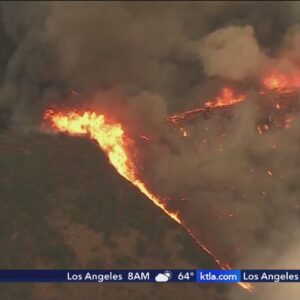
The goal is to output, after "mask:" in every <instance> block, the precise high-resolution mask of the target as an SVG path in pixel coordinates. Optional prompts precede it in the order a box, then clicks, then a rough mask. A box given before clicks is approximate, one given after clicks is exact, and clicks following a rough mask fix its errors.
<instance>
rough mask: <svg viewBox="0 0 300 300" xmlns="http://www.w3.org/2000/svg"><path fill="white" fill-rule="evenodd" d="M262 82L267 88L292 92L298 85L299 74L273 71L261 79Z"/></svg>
mask: <svg viewBox="0 0 300 300" xmlns="http://www.w3.org/2000/svg"><path fill="white" fill-rule="evenodd" d="M263 84H264V86H265V87H266V88H267V89H268V90H272V91H276V92H277V93H289V92H294V91H295V90H296V89H298V88H299V87H300V75H299V74H296V73H294V74H292V75H289V76H287V75H284V74H281V73H278V72H274V73H272V74H270V75H268V76H266V77H265V78H264V79H263Z"/></svg>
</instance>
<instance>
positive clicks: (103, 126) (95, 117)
mask: <svg viewBox="0 0 300 300" xmlns="http://www.w3.org/2000/svg"><path fill="white" fill-rule="evenodd" d="M44 119H45V120H48V121H50V123H51V126H52V128H53V129H54V130H56V131H59V132H64V133H67V134H69V135H77V136H78V135H79V136H88V137H89V138H90V139H92V140H94V141H96V142H97V143H98V145H99V147H100V148H101V149H102V150H103V151H104V152H105V153H106V155H107V156H108V158H109V161H110V163H111V164H112V165H113V166H114V167H115V169H116V170H117V171H118V173H119V174H120V175H121V176H123V177H124V178H126V179H127V180H128V181H130V182H131V183H132V184H133V185H135V186H136V187H137V188H138V189H139V190H140V191H141V192H142V193H143V194H144V195H146V196H147V197H148V198H149V199H150V200H151V201H152V202H153V203H154V204H155V205H156V206H158V207H160V208H161V209H162V210H163V211H164V213H165V214H167V215H168V216H169V217H170V218H172V219H173V220H174V221H175V222H177V223H178V224H180V225H181V226H182V227H183V228H184V229H185V230H186V231H187V232H188V234H189V235H190V236H191V238H192V239H193V240H194V241H195V243H196V244H197V245H198V246H199V247H201V248H202V249H203V250H204V251H206V252H207V253H208V254H209V255H211V256H212V257H213V259H214V260H215V262H216V263H217V264H218V265H219V266H220V267H221V268H222V269H230V267H229V265H228V264H227V263H224V262H222V261H221V260H219V259H218V258H217V257H215V256H214V254H213V253H211V251H210V250H209V249H208V248H207V247H206V246H205V245H203V244H202V243H201V242H200V241H199V240H198V239H197V238H196V236H195V235H194V234H193V233H192V232H191V230H190V229H189V228H188V227H187V225H186V224H185V223H184V222H183V221H182V220H181V219H180V216H179V214H178V212H173V211H171V210H170V209H169V208H168V207H167V206H166V201H165V200H164V199H163V198H161V197H160V196H157V195H155V194H154V193H152V191H151V189H150V188H149V187H148V186H147V185H146V183H145V182H143V181H142V179H140V178H139V175H138V168H137V166H136V165H135V163H134V161H133V158H132V157H131V155H130V153H131V152H130V146H132V144H133V141H132V140H131V139H130V138H129V137H128V136H126V134H125V133H124V130H123V128H122V126H121V124H118V123H114V124H111V123H109V122H107V120H106V119H105V116H104V115H102V114H97V113H95V112H91V111H85V112H83V113H79V112H77V111H69V112H66V113H63V112H54V111H53V110H48V111H46V113H45V114H44ZM239 285H240V286H242V287H243V288H244V289H246V290H248V291H249V292H250V291H252V289H253V287H252V285H251V284H249V283H239Z"/></svg>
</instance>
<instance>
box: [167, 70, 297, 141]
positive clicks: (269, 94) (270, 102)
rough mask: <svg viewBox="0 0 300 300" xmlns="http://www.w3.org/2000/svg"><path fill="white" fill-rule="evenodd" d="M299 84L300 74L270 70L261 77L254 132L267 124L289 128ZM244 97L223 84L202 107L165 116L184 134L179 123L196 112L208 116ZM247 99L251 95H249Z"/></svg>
mask: <svg viewBox="0 0 300 300" xmlns="http://www.w3.org/2000/svg"><path fill="white" fill-rule="evenodd" d="M299 88H300V77H299V76H296V75H294V76H291V78H288V77H287V76H285V75H283V74H280V73H272V74H271V75H268V76H266V77H265V78H264V79H263V80H262V88H261V90H260V91H259V93H258V95H257V96H258V101H257V105H258V115H260V119H259V120H258V123H257V132H258V133H259V134H262V133H264V132H265V131H267V130H269V129H270V128H271V127H277V128H289V127H290V126H291V122H292V114H293V113H294V112H296V111H298V110H299V105H298V103H297V91H298V89H299ZM245 100H246V96H245V95H244V94H240V95H237V93H236V92H234V90H233V89H232V88H229V87H225V88H223V90H222V91H221V95H220V96H218V97H216V99H214V100H210V101H206V102H205V103H204V107H200V108H195V109H191V110H187V111H184V112H181V113H176V114H173V115H171V116H168V117H166V118H165V120H166V121H167V122H169V123H171V124H173V125H175V126H179V128H180V132H181V133H182V135H183V136H184V137H186V136H187V135H188V132H187V130H186V129H185V128H184V127H183V125H184V124H188V123H189V122H191V121H192V120H195V119H197V118H198V117H200V116H205V117H209V116H210V115H211V114H213V113H214V112H217V111H221V112H226V111H227V112H228V111H229V112H230V110H231V109H233V108H234V107H236V106H237V105H239V104H241V103H243V102H244V101H245ZM250 100H251V99H250Z"/></svg>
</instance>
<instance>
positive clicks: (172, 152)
mask: <svg viewBox="0 0 300 300" xmlns="http://www.w3.org/2000/svg"><path fill="white" fill-rule="evenodd" d="M297 10H299V5H298V4H297V3H290V2H284V3H283V2H282V3H281V2H262V3H257V2H243V3H241V2H201V3H196V2H183V3H180V2H168V3H161V2H156V3H151V4H150V3H148V2H145V3H144V2H139V3H138V2H134V3H130V2H112V3H108V2H79V1H78V2H71V3H69V2H53V3H50V2H26V3H24V4H23V3H20V2H18V3H9V2H6V3H2V4H1V22H2V24H1V28H2V29H1V30H2V31H3V32H4V35H5V39H4V43H3V45H2V47H3V49H5V47H9V49H10V52H9V55H8V56H7V57H6V60H5V63H3V66H2V68H3V79H2V82H1V86H0V107H1V110H2V109H3V110H7V111H9V112H10V118H9V121H10V124H11V126H12V127H14V128H17V129H26V128H28V129H32V128H35V129H36V128H38V127H39V126H40V124H41V118H42V113H43V111H44V110H45V109H46V108H48V107H49V106H54V105H55V106H56V107H62V108H66V109H67V108H73V107H92V108H97V109H99V110H103V111H105V112H106V113H107V114H109V115H111V116H112V117H113V118H115V119H117V120H119V121H120V122H122V123H124V124H126V126H127V127H128V130H129V132H130V133H132V134H133V135H137V134H147V135H149V137H150V138H151V139H152V142H151V143H147V145H139V144H138V146H139V147H141V150H142V151H143V154H142V155H141V160H142V162H141V163H142V166H143V168H144V170H145V174H146V177H147V179H148V180H149V182H150V183H151V185H153V188H154V189H155V190H156V191H157V192H158V193H161V194H162V195H163V196H165V197H166V198H169V199H170V201H169V204H170V206H172V207H174V208H175V209H177V208H178V209H180V212H181V213H182V215H183V216H184V218H185V220H186V223H188V224H189V225H190V226H191V227H192V229H193V232H195V234H196V235H197V236H199V237H200V238H201V240H202V241H203V242H204V243H205V244H208V245H209V246H210V247H211V249H212V250H213V252H214V253H216V254H217V255H218V256H220V257H221V258H226V259H228V260H229V261H230V262H232V263H234V266H236V267H245V268H246V267H253V268H254V267H258V268H262V267H264V266H276V264H275V263H274V261H275V260H276V258H278V257H279V258H280V261H281V262H282V263H284V262H288V255H290V254H287V253H291V255H292V254H293V257H294V254H295V253H296V251H295V249H298V245H299V240H298V238H297V237H295V236H294V235H293V236H291V235H290V234H289V232H294V231H295V228H297V226H298V225H299V213H298V210H299V200H298V199H299V194H300V191H299V186H300V185H299V179H298V178H300V176H299V175H300V174H299V170H300V168H299V159H298V156H299V155H298V152H299V151H298V149H299V146H300V141H299V137H298V132H299V128H300V122H299V113H295V114H294V115H293V126H292V128H291V129H290V130H274V131H270V132H268V133H267V134H266V135H263V136H261V135H259V134H257V130H256V125H257V122H259V120H260V118H261V115H260V114H259V109H258V104H257V103H258V101H259V99H258V98H257V94H258V89H257V82H258V81H260V80H261V76H263V75H264V74H265V73H268V72H269V71H270V70H274V69H275V70H278V71H280V72H283V73H285V74H292V73H294V72H295V71H297V70H298V64H299V63H300V54H299V53H300V52H299V49H300V30H299V28H300V27H299V26H300V25H299V24H297V23H298V22H299V18H298V16H297V13H296V11H297ZM9 45H13V46H12V47H11V46H9ZM1 51H4V50H1ZM1 51H0V53H2V52H1ZM3 53H4V52H3ZM224 84H231V85H234V86H238V87H239V88H242V89H243V91H244V92H245V93H246V98H247V99H246V101H245V104H244V105H242V106H239V107H236V108H234V109H233V110H232V115H233V116H234V117H233V118H232V117H230V118H228V117H226V116H225V117H224V115H222V114H219V113H217V114H215V115H214V116H212V117H211V118H209V119H203V118H202V119H201V118H200V119H199V120H198V121H196V122H194V123H192V124H190V125H188V126H187V129H188V131H189V132H190V134H191V136H193V138H192V139H187V140H184V139H181V138H179V136H178V134H177V132H175V131H174V130H173V129H171V128H169V127H168V126H167V125H166V124H165V123H164V122H163V119H164V117H165V116H166V115H168V114H170V113H173V112H177V111H181V110H183V109H187V108H191V107H195V106H196V107H197V106H201V105H202V103H203V102H204V101H205V99H211V98H213V97H215V95H217V94H218V93H219V90H220V88H221V87H222V86H223V85H224ZM0 117H1V114H0ZM224 133H225V136H224ZM194 137H196V138H194ZM274 145H275V146H274ZM268 171H270V172H271V173H272V175H270V174H269V173H268ZM182 199H184V201H183V200H182ZM287 249H290V250H287ZM287 251H288V252H287ZM277 260H278V259H277ZM294 267H295V266H294ZM262 293H264V295H267V296H268V295H269V293H270V291H269V290H266V289H265V290H263V292H262Z"/></svg>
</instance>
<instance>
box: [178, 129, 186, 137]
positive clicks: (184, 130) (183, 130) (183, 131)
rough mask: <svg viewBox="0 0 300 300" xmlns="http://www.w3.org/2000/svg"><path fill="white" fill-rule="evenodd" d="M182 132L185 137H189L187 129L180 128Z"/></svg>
mask: <svg viewBox="0 0 300 300" xmlns="http://www.w3.org/2000/svg"><path fill="white" fill-rule="evenodd" d="M180 132H181V133H182V136H183V137H187V136H188V131H187V130H186V129H184V128H183V127H180Z"/></svg>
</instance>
